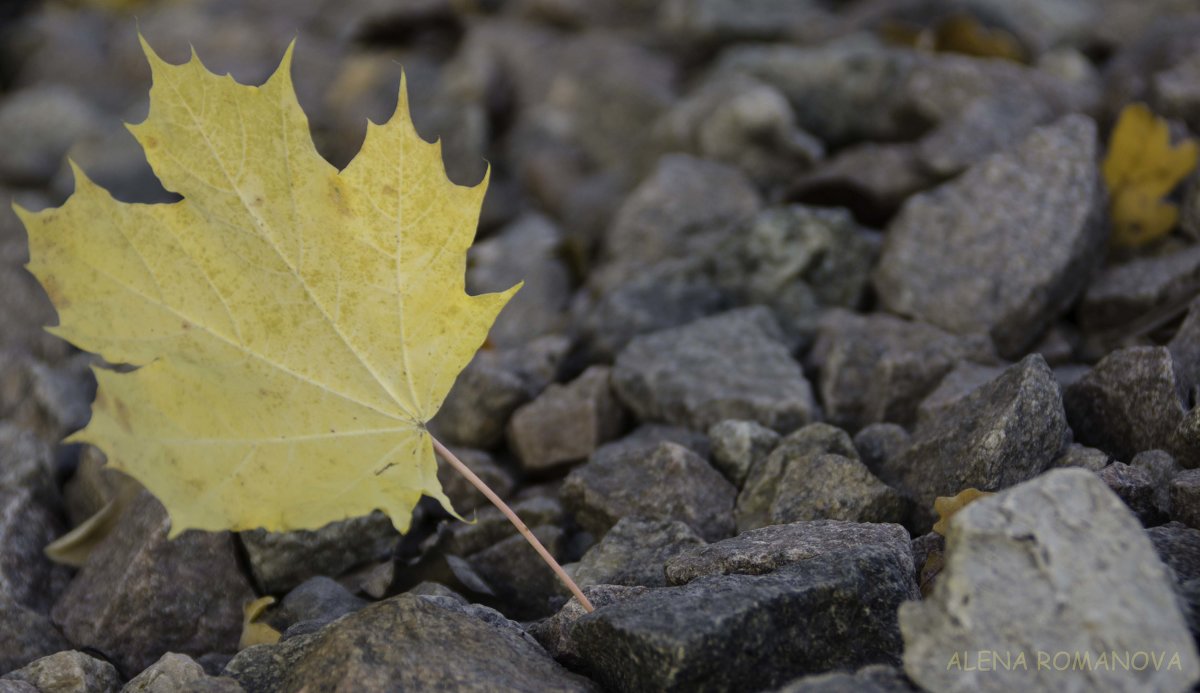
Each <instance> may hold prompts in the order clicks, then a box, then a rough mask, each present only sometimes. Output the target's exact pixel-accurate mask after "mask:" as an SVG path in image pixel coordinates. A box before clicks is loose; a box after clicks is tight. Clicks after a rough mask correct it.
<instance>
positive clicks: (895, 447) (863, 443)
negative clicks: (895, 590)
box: [854, 423, 912, 484]
mask: <svg viewBox="0 0 1200 693" xmlns="http://www.w3.org/2000/svg"><path fill="white" fill-rule="evenodd" d="M910 445H912V436H911V435H909V433H908V431H906V430H905V429H904V427H903V426H900V425H898V424H894V423H873V424H871V425H869V426H867V427H865V428H863V429H862V430H861V431H859V432H858V433H856V434H854V449H855V450H858V457H859V459H861V460H862V462H863V464H865V465H867V469H869V470H871V473H872V474H874V475H875V476H877V477H879V479H880V480H881V481H883V482H884V483H885V484H891V483H893V482H894V481H895V479H896V477H897V476H898V475H899V470H898V469H897V468H896V463H897V461H898V460H900V458H901V456H903V454H904V451H905V450H908V446H910Z"/></svg>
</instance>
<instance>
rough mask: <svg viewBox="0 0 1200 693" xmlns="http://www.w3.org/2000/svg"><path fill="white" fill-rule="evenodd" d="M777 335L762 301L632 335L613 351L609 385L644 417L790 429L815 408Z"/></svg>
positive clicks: (808, 417)
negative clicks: (747, 422) (728, 421)
mask: <svg viewBox="0 0 1200 693" xmlns="http://www.w3.org/2000/svg"><path fill="white" fill-rule="evenodd" d="M781 339H782V334H781V333H780V330H779V326H778V325H777V324H776V322H775V320H774V319H773V318H772V316H771V314H770V311H768V310H767V309H766V308H762V307H755V308H745V309H741V310H735V311H729V312H727V313H722V314H721V315H716V316H713V317H710V318H705V319H703V320H697V321H696V322H694V323H691V324H690V325H685V326H683V327H676V328H671V329H667V330H662V331H659V332H655V333H652V334H649V335H645V336H642V337H637V338H635V339H634V340H633V341H632V342H630V343H629V346H627V347H626V348H625V350H624V351H622V352H621V353H620V355H619V356H618V357H617V362H616V365H615V367H614V368H613V375H612V382H613V387H614V389H615V390H616V392H617V395H618V396H619V397H620V398H621V401H622V402H624V403H625V405H626V406H628V407H629V408H630V409H631V410H632V411H633V412H634V413H635V414H636V415H637V416H638V418H639V419H641V420H643V421H664V422H667V423H673V424H678V425H682V426H688V427H690V428H695V429H698V430H707V428H708V427H709V426H711V425H713V424H715V423H718V422H720V421H723V420H725V419H749V420H753V421H757V422H759V423H761V424H763V425H764V426H767V427H769V428H773V429H775V430H777V431H788V430H792V429H794V428H796V427H798V426H801V425H803V424H805V423H808V422H809V421H811V420H813V419H814V418H816V417H817V415H818V412H817V404H816V401H815V400H814V399H813V394H812V388H811V387H810V386H809V384H808V381H807V380H806V379H805V378H804V372H803V370H802V369H801V368H800V364H798V363H797V362H796V361H795V360H794V359H793V358H792V357H791V354H790V353H789V352H788V348H787V347H786V346H785V345H784V343H783V342H782V341H781ZM701 374H703V375H702V377H701Z"/></svg>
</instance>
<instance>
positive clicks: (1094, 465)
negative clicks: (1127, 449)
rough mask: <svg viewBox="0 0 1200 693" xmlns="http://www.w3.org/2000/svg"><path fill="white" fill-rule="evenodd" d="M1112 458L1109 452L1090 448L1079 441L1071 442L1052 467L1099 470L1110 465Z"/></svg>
mask: <svg viewBox="0 0 1200 693" xmlns="http://www.w3.org/2000/svg"><path fill="white" fill-rule="evenodd" d="M1112 461H1113V460H1112V458H1111V457H1109V455H1108V453H1106V452H1104V451H1103V450H1097V449H1096V448H1089V447H1088V446H1086V445H1080V444H1079V443H1071V447H1069V448H1067V451H1066V452H1064V453H1063V454H1062V456H1061V457H1059V458H1058V459H1057V460H1054V464H1052V465H1050V466H1051V467H1080V468H1082V469H1087V470H1090V471H1093V472H1098V471H1100V470H1101V469H1104V468H1105V467H1106V466H1108V463H1109V462H1112Z"/></svg>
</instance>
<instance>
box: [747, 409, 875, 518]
mask: <svg viewBox="0 0 1200 693" xmlns="http://www.w3.org/2000/svg"><path fill="white" fill-rule="evenodd" d="M826 453H832V454H835V455H841V456H843V457H848V458H851V459H857V458H858V452H857V451H855V449H854V443H853V442H852V441H851V440H850V436H848V435H846V432H845V431H843V430H841V429H838V428H836V427H834V426H830V425H829V424H825V423H815V424H809V425H808V426H805V427H804V428H802V429H800V430H799V431H796V432H795V433H792V434H791V435H789V436H787V437H786V438H784V439H783V440H782V441H780V443H779V444H778V445H776V446H775V448H774V450H772V451H771V454H770V455H767V456H766V457H765V458H763V459H762V460H761V461H760V462H759V463H758V464H756V465H754V466H753V467H751V468H750V473H749V474H748V475H747V477H746V482H745V483H744V484H743V485H742V490H741V492H740V493H739V494H738V497H737V510H736V517H737V526H738V531H740V532H744V531H746V530H748V529H754V528H756V527H763V526H765V525H769V524H772V521H771V507H772V506H773V505H774V504H775V498H776V496H777V495H778V493H779V487H780V481H781V480H782V479H783V477H784V475H785V474H787V470H788V468H789V467H790V466H791V465H793V464H795V463H797V462H798V461H799V460H801V459H803V458H805V457H809V456H813V455H822V454H826Z"/></svg>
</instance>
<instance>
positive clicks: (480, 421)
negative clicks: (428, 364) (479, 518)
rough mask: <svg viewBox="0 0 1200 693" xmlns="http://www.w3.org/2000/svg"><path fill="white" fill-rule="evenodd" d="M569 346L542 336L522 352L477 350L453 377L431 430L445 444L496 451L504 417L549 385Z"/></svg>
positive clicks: (562, 340)
mask: <svg viewBox="0 0 1200 693" xmlns="http://www.w3.org/2000/svg"><path fill="white" fill-rule="evenodd" d="M569 346H570V342H569V340H567V339H566V338H565V337H556V336H546V337H540V338H538V339H535V340H533V341H531V342H530V343H528V344H526V345H524V346H521V347H512V348H509V349H498V350H488V349H482V350H480V351H479V353H478V354H476V355H475V358H474V359H472V361H471V363H469V364H467V367H466V368H465V369H464V370H463V372H462V373H461V374H460V375H459V376H458V380H456V381H455V383H454V387H453V388H451V390H450V394H449V395H447V396H446V401H445V402H443V403H442V408H441V409H439V410H438V413H437V415H436V416H434V417H433V420H431V421H430V422H429V426H430V429H431V430H432V431H433V432H434V433H435V434H436V435H437V436H438V438H439V440H441V441H442V442H443V443H446V444H447V445H462V446H464V447H469V448H479V449H482V450H490V449H492V448H495V447H497V446H499V445H500V443H502V442H503V440H504V426H505V425H506V424H507V423H508V418H509V417H510V416H512V413H513V412H514V411H515V410H516V409H517V407H519V406H521V405H522V404H524V403H526V402H528V401H529V400H531V399H533V398H534V397H536V396H537V394H538V393H539V392H541V391H542V390H544V389H546V386H547V385H549V384H550V383H552V382H553V381H554V376H555V374H556V373H557V372H558V366H559V363H560V362H561V361H562V359H563V357H564V356H565V355H566V353H567V349H568V348H569Z"/></svg>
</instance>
